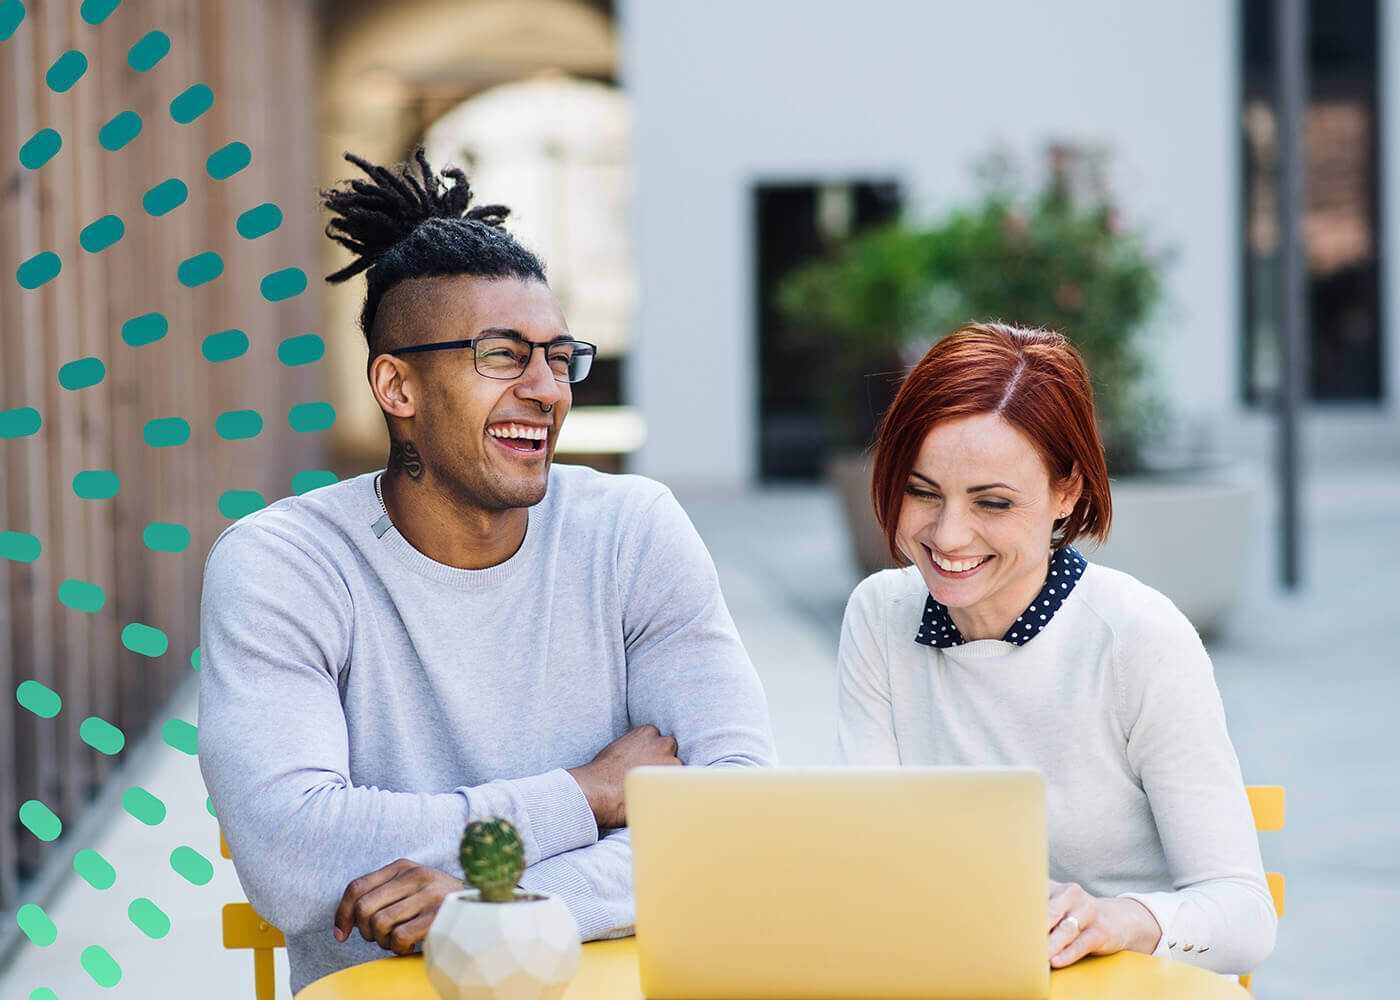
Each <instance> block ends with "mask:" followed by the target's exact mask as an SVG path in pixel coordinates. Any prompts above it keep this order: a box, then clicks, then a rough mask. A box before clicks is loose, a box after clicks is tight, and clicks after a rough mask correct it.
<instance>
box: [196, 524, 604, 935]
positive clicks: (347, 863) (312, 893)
mask: <svg viewBox="0 0 1400 1000" xmlns="http://www.w3.org/2000/svg"><path fill="white" fill-rule="evenodd" d="M354 613H355V612H354V608H353V606H352V603H351V599H350V594H349V591H348V590H347V588H346V586H345V583H344V581H343V580H342V579H341V577H340V576H339V575H338V574H337V573H336V572H335V570H334V569H333V568H332V567H331V566H330V565H329V564H328V562H327V561H326V560H325V559H323V558H319V557H317V556H314V555H312V554H311V553H309V552H308V551H306V550H305V549H303V548H302V547H301V546H300V545H298V544H297V543H296V542H294V541H293V540H291V539H289V538H286V537H284V536H283V535H281V534H280V533H278V532H276V531H274V530H272V529H265V528H262V527H260V526H257V525H253V524H243V525H238V526H236V527H234V528H232V529H230V530H229V531H227V532H225V534H224V535H223V536H221V537H220V539H219V540H218V541H216V542H215V544H214V547H213V548H212V549H211V551H210V554H209V558H208V560H207V562H206V564H205V573H204V591H203V595H202V598H201V607H200V643H201V653H200V660H201V671H200V687H199V726H200V740H199V742H200V748H199V749H200V753H199V760H200V768H201V771H202V773H203V775H204V781H205V785H206V786H207V788H208V791H209V797H210V801H211V803H212V805H213V808H214V811H215V812H216V814H217V815H218V817H219V823H220V826H221V827H222V830H223V833H224V836H225V838H226V839H227V841H228V844H229V849H230V853H231V854H232V856H233V858H234V863H235V868H236V870H237V872H238V877H239V880H240V882H241V883H242V884H243V888H244V890H245V891H246V892H247V894H248V899H249V901H250V902H251V903H252V904H253V906H254V907H255V908H256V909H257V911H258V912H259V913H261V914H262V915H263V916H264V917H266V918H267V919H268V920H269V921H271V922H272V923H273V924H275V925H276V926H277V927H279V928H280V929H281V930H282V931H283V932H284V933H285V934H288V935H294V934H298V933H301V932H305V931H308V930H314V929H324V930H325V931H326V933H327V934H329V933H330V929H331V921H332V917H333V914H334V911H335V907H336V905H337V904H338V903H339V901H340V897H341V895H342V893H343V892H344V891H345V886H346V885H347V884H348V883H349V882H350V881H351V880H353V879H355V878H357V877H359V876H361V875H364V874H366V873H367V872H371V871H374V870H376V869H378V868H381V867H383V866H384V865H386V864H388V863H389V862H391V861H393V860H394V859H396V858H410V859H412V860H413V861H415V862H417V863H419V864H423V865H428V866H430V867H433V868H437V869H439V870H442V871H445V872H448V873H451V874H454V875H460V873H461V869H460V867H459V863H458V861H457V848H458V844H459V843H460V839H461V835H462V828H463V826H464V825H465V824H466V823H467V822H468V821H469V820H470V819H473V818H476V817H479V816H487V815H496V816H504V817H505V818H506V819H508V820H510V821H511V823H513V824H514V825H515V826H516V828H517V829H518V830H519V831H520V832H521V836H522V839H523V841H524V845H525V855H526V860H527V863H538V862H539V861H540V860H542V859H544V858H547V857H550V856H552V855H555V854H560V853H563V852H567V851H571V850H574V849H576V848H579V847H583V846H586V845H589V844H592V843H594V841H596V839H597V836H598V830H597V826H596V825H595V824H594V821H593V815H592V811H591V810H590V809H589V807H588V802H587V799H586V798H585V797H584V795H583V792H582V790H581V789H580V788H579V787H578V784H577V783H576V782H575V781H574V780H573V778H572V776H570V775H569V774H568V773H567V772H566V771H562V770H554V771H550V772H547V773H545V774H539V775H533V776H527V777H523V778H518V779H515V780H499V781H491V782H489V783H486V784H482V785H477V786H474V787H466V786H463V787H459V788H456V789H452V790H450V791H443V792H440V793H435V794H427V793H415V792H400V791H388V790H385V789H381V788H375V787H369V786H359V785H356V784H355V782H354V781H353V780H352V778H351V775H350V764H349V738H348V735H347V729H346V723H345V716H344V712H343V710H342V706H341V701H340V682H341V679H342V676H343V672H344V671H345V670H346V669H348V664H349V662H350V645H351V641H352V635H353V628H352V626H353V617H354Z"/></svg>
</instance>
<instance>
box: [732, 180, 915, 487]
mask: <svg viewBox="0 0 1400 1000" xmlns="http://www.w3.org/2000/svg"><path fill="white" fill-rule="evenodd" d="M899 206H900V197H899V189H898V187H897V185H895V184H894V183H893V182H889V181H850V182H842V183H828V184H760V185H758V186H757V187H756V188H755V189H754V216H755V226H754V232H755V234H756V237H755V238H756V241H757V253H756V260H757V268H758V274H757V281H756V282H755V288H756V291H757V310H758V323H757V332H758V338H757V340H758V347H757V350H758V374H759V404H758V435H759V447H758V452H759V475H760V476H761V477H762V479H764V480H765V481H773V480H804V479H805V480H810V479H816V478H818V477H819V476H821V474H822V469H823V467H824V465H825V463H826V459H827V457H828V455H829V454H830V451H831V441H830V433H829V431H828V429H827V417H826V408H825V404H824V401H823V399H822V396H821V393H820V391H819V389H818V388H817V387H818V386H819V385H820V379H819V377H818V376H819V375H820V371H821V366H822V365H823V364H825V363H826V362H825V360H824V359H823V358H822V357H821V355H820V353H819V352H817V351H813V350H811V349H809V348H807V347H805V346H804V345H803V343H802V340H801V338H800V337H798V336H793V335H792V333H791V331H788V330H785V329H784V327H783V320H782V317H781V316H780V315H779V313H778V310H777V307H776V305H775V303H774V292H775V289H776V288H777V286H778V283H779V282H780V281H781V280H782V278H783V276H784V275H786V274H787V273H788V272H789V271H791V270H792V269H793V268H794V267H796V266H797V265H799V264H802V263H804V262H805V261H807V260H809V259H811V258H812V257H815V256H817V255H819V254H821V253H822V252H824V251H825V250H826V249H827V248H828V247H829V246H831V245H832V244H833V243H834V242H836V241H839V240H841V239H844V238H845V237H847V236H850V235H852V234H854V233H857V232H859V231H860V230H861V229H864V228H866V227H868V226H871V225H876V224H878V223H882V222H890V221H893V220H894V218H895V217H896V216H897V215H898V214H899Z"/></svg>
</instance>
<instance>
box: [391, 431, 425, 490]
mask: <svg viewBox="0 0 1400 1000" xmlns="http://www.w3.org/2000/svg"><path fill="white" fill-rule="evenodd" d="M396 470H399V471H402V472H404V473H406V474H407V475H408V478H409V479H412V480H413V481H414V482H417V481H418V480H420V479H422V478H423V456H421V455H419V454H418V449H417V448H415V447H414V446H413V442H412V441H390V442H389V471H390V472H394V471H396Z"/></svg>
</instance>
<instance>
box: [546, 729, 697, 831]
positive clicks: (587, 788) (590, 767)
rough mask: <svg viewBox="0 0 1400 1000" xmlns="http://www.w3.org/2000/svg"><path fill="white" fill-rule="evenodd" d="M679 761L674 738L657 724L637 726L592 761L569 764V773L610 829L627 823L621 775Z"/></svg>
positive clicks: (603, 826) (598, 818)
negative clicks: (636, 769)
mask: <svg viewBox="0 0 1400 1000" xmlns="http://www.w3.org/2000/svg"><path fill="white" fill-rule="evenodd" d="M680 763H681V761H680V759H679V758H678V757H677V756H676V741H675V740H674V739H672V738H671V737H669V736H662V735H661V733H660V731H659V730H658V729H657V728H656V727H655V726H638V727H637V728H636V729H633V730H630V731H628V732H626V733H623V734H622V735H621V736H619V737H618V738H617V739H615V740H613V741H612V742H611V743H609V744H608V745H607V746H605V747H603V749H602V750H600V751H599V752H598V756H596V757H594V758H593V760H592V761H590V762H589V763H587V764H584V765H582V766H581V767H571V768H569V773H570V774H572V775H573V776H574V780H575V781H577V782H578V786H579V788H582V789H583V794H584V796H585V797H586V798H587V799H588V805H589V808H591V809H592V810H593V818H594V819H595V820H596V821H597V822H598V829H600V830H611V829H615V828H617V827H620V826H626V825H627V803H626V802H625V801H624V800H623V795H622V779H623V778H625V777H626V776H627V772H628V771H630V770H632V768H634V767H641V766H643V765H645V764H665V765H677V766H678V765H680Z"/></svg>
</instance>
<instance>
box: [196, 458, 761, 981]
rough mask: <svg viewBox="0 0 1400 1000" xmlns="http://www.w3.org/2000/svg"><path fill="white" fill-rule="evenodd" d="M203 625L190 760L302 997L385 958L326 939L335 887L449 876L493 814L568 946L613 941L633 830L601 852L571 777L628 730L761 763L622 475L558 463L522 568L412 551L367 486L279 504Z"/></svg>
mask: <svg viewBox="0 0 1400 1000" xmlns="http://www.w3.org/2000/svg"><path fill="white" fill-rule="evenodd" d="M376 524H377V525H378V529H379V530H378V531H376V527H375V526H376ZM200 631H201V664H202V671H201V674H200V691H199V702H200V703H199V726H200V766H201V768H202V770H203V774H204V780H205V783H206V785H207V786H208V789H209V795H210V798H211V799H212V802H213V806H214V810H215V812H216V813H217V814H218V817H219V822H220V824H221V826H222V828H223V831H224V835H225V837H226V838H227V840H228V844H229V848H230V851H231V853H232V855H233V859H234V865H235V868H236V870H237V872H238V877H239V880H240V881H241V882H242V885H243V888H244V891H245V892H246V893H247V894H248V899H249V901H250V902H251V903H252V904H253V906H254V908H256V909H257V910H258V912H259V913H261V914H262V915H263V916H264V917H266V918H267V919H268V920H269V921H271V922H272V923H273V924H275V925H276V926H278V927H279V928H281V929H282V931H283V932H284V933H285V934H286V937H287V947H288V952H289V956H290V960H291V985H292V989H293V990H294V991H295V990H299V989H301V988H302V987H303V986H305V985H306V984H307V983H308V982H310V981H312V980H313V979H317V978H319V977H321V976H324V975H327V974H328V973H331V972H334V971H336V970H338V969H341V968H344V967H345V966H348V965H354V964H356V963H358V962H364V961H369V960H371V959H376V958H382V957H385V956H386V955H387V954H388V953H387V952H385V951H382V950H381V949H380V948H379V947H378V945H376V944H374V943H373V942H367V941H364V940H363V939H362V938H361V937H360V936H359V935H358V934H352V936H351V937H350V939H349V940H348V941H346V942H345V943H343V944H342V943H338V942H337V941H336V940H335V938H334V937H333V936H332V932H331V931H332V917H333V914H334V910H335V907H336V905H337V903H338V902H339V901H340V897H341V894H342V893H343V892H344V890H345V886H346V884H347V883H349V882H350V881H351V880H352V879H354V878H356V877H357V876H360V875H363V874H365V873H367V872H370V871H373V870H375V869H377V868H380V867H382V866H384V865H386V864H388V863H389V862H391V861H393V860H395V859H396V858H400V857H403V858H409V859H411V860H413V861H415V862H418V863H419V864H424V865H428V866H431V867H434V868H438V869H440V870H442V871H445V872H449V873H451V874H453V875H456V876H459V877H460V875H461V868H460V866H459V863H458V860H457V848H458V843H459V841H460V838H461V835H462V829H463V826H464V825H465V824H466V823H467V821H468V820H470V819H474V818H479V817H484V816H487V815H498V816H504V817H505V818H507V819H509V820H510V821H511V822H512V823H513V824H515V826H516V827H517V828H518V829H519V831H520V833H521V836H522V838H523V840H524V844H525V853H526V860H527V862H528V864H529V867H528V869H527V870H526V872H525V876H524V878H523V879H522V883H521V884H522V885H523V886H525V887H526V888H528V889H532V890H536V891H546V892H553V893H557V894H559V895H560V896H562V897H563V899H564V901H565V903H567V905H568V907H569V909H570V910H571V912H572V913H573V915H574V917H575V918H576V919H577V920H578V923H579V927H580V929H581V930H582V933H583V935H584V938H585V939H589V938H599V937H610V936H618V935H620V934H625V933H628V932H630V929H631V925H632V923H633V913H634V902H633V898H632V865H631V846H630V842H629V839H628V831H626V830H625V829H624V830H618V831H603V833H604V835H603V836H602V837H601V838H600V836H599V831H598V829H597V827H596V825H595V823H594V820H593V815H592V812H591V811H590V809H589V806H588V802H587V800H586V799H585V798H584V796H583V793H582V791H581V790H580V789H579V787H578V785H577V783H576V782H575V781H574V779H573V778H572V777H571V776H570V775H569V774H568V773H567V772H566V771H565V770H564V769H565V768H569V767H574V766H577V765H580V764H585V763H587V762H588V761H590V760H592V758H593V757H594V755H595V754H597V752H598V751H599V750H601V749H602V748H603V747H604V746H606V745H607V744H608V743H610V742H611V741H612V740H614V739H616V738H617V737H619V736H621V735H622V734H623V733H625V732H626V731H627V730H628V729H629V728H631V727H633V726H637V725H643V724H646V723H651V724H653V725H655V726H656V727H657V728H658V729H660V730H661V732H662V733H665V734H668V735H672V736H674V737H675V738H676V740H677V742H678V744H679V756H680V758H681V760H683V761H684V762H685V763H687V764H691V765H740V766H745V765H760V766H761V765H769V764H772V763H773V762H774V751H773V743H772V737H771V732H770V726H769V720H768V713H767V706H766V704H765V702H764V697H763V691H762V688H761V687H760V685H759V681H758V678H757V675H756V674H755V672H754V669H753V666H752V664H751V663H750V662H749V659H748V656H747V654H746V653H745V652H744V649H743V646H742V645H741V644H740V642H739V638H738V635H737V633H736V631H735V628H734V624H733V621H732V619H731V618H730V616H729V612H728V610H727V609H726V608H725V605H724V600H723V598H722V597H721V595H720V591H719V583H718V579H717V577H716V574H715V570H714V566H713V564H712V562H711V561H710V558H709V555H708V553H707V552H706V551H705V548H704V545H703V543H702V542H701V540H700V537H699V536H698V535H697V534H696V532H695V529H694V527H693V526H692V525H691V523H690V521H689V519H688V518H687V517H686V515H685V513H684V511H682V510H681V507H680V505H679V504H678V503H676V501H675V499H674V497H672V496H671V494H670V492H669V491H668V490H666V489H665V488H664V487H663V486H661V485H659V484H657V483H655V482H652V481H650V480H647V479H643V478H641V477H637V476H607V475H603V474H600V473H597V472H594V471H592V470H590V469H586V468H582V467H573V466H561V465H555V466H554V467H553V469H552V470H551V472H550V477H549V488H548V492H547V495H546V496H545V499H544V500H543V501H542V502H541V503H540V504H538V505H537V506H535V507H533V508H531V509H530V511H529V527H528V530H527V532H526V536H525V540H524V542H523V544H522V545H521V547H520V549H519V550H518V551H517V552H516V553H515V555H514V556H512V557H511V558H510V559H508V560H506V561H505V562H504V563H501V564H500V565H498V566H493V567H491V568H489V569H484V570H462V569H456V568H454V567H451V566H446V565H444V564H442V563H438V562H435V561H433V560H431V559H429V558H428V557H427V556H425V555H423V554H422V553H421V552H419V551H418V550H417V549H415V548H414V547H413V546H412V545H410V544H409V543H408V541H407V540H405V539H404V537H403V536H402V535H400V534H399V533H398V531H397V530H395V529H394V528H393V527H392V525H391V524H390V523H389V522H388V521H387V519H385V515H384V512H383V510H382V509H381V507H380V506H379V502H378V500H377V499H376V497H375V492H374V474H373V473H371V474H366V475H363V476H359V477H357V478H354V479H349V480H346V481H344V482H341V483H337V484H335V485H333V486H328V487H325V488H322V489H319V490H315V491H313V492H311V493H308V494H306V495H304V496H301V497H288V498H286V499H284V500H279V501H278V502H276V503H274V504H272V505H271V506H270V507H268V508H266V509H265V510H262V511H258V512H257V513H254V514H250V515H249V516H247V517H245V518H243V519H242V520H241V521H239V522H238V523H237V524H235V525H233V526H231V527H230V528H229V529H228V530H226V531H225V532H224V533H223V534H222V535H221V536H220V537H219V539H218V540H217V541H216V542H215V543H214V546H213V548H212V549H211V550H210V553H209V557H208V560H207V562H206V565H205V574H204V593H203V599H202V606H201V630H200Z"/></svg>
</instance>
